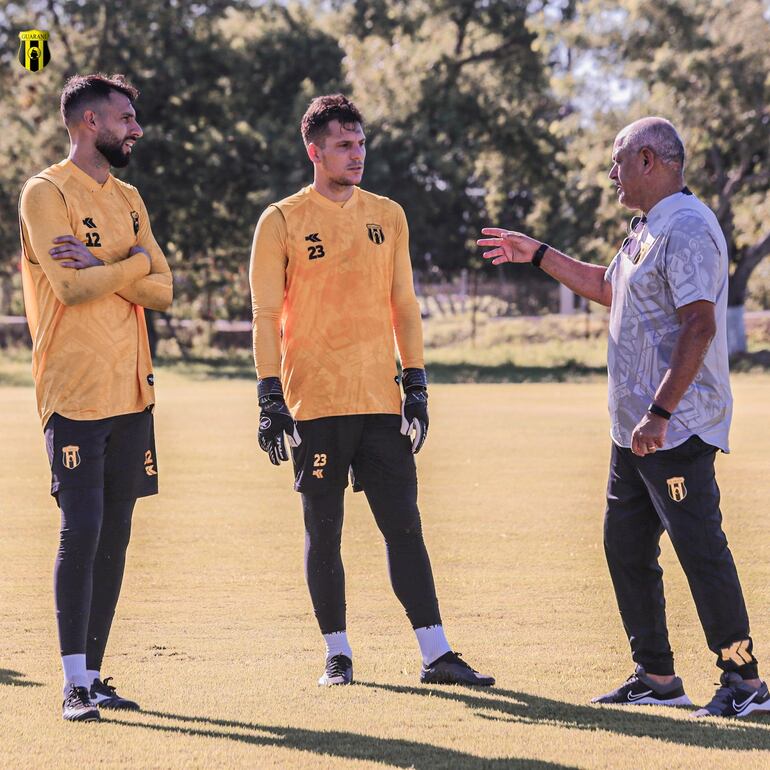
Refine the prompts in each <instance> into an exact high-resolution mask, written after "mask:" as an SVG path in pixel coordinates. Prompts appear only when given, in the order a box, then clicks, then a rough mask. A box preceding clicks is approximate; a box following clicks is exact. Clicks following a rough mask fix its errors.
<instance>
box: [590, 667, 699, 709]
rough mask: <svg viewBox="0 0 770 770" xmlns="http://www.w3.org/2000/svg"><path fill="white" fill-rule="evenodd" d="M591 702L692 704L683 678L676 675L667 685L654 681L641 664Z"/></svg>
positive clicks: (644, 704)
mask: <svg viewBox="0 0 770 770" xmlns="http://www.w3.org/2000/svg"><path fill="white" fill-rule="evenodd" d="M591 703H613V704H615V705H619V706H692V701H691V700H690V699H689V698H688V697H687V695H685V692H684V687H683V686H682V680H681V679H680V678H679V677H678V676H675V677H674V679H673V681H671V682H670V683H669V684H667V685H660V684H658V683H656V682H653V681H652V679H650V678H649V677H647V676H646V675H645V671H644V669H643V668H642V667H641V666H637V667H636V671H635V672H634V673H633V674H631V676H629V677H628V679H626V681H625V682H624V683H623V684H622V685H620V687H618V689H617V690H613V691H612V692H608V693H606V694H605V695H597V696H596V697H595V698H591Z"/></svg>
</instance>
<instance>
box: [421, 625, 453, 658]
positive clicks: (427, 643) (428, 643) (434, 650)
mask: <svg viewBox="0 0 770 770" xmlns="http://www.w3.org/2000/svg"><path fill="white" fill-rule="evenodd" d="M414 633H415V634H416V635H417V643H418V644H419V645H420V654H421V655H422V662H423V663H424V664H425V665H426V666H427V665H428V664H429V663H433V661H434V660H438V659H439V658H440V657H441V656H442V655H445V654H446V653H447V652H450V651H451V650H452V648H451V647H450V646H449V642H448V641H447V640H446V636H444V626H423V627H422V628H415V629H414Z"/></svg>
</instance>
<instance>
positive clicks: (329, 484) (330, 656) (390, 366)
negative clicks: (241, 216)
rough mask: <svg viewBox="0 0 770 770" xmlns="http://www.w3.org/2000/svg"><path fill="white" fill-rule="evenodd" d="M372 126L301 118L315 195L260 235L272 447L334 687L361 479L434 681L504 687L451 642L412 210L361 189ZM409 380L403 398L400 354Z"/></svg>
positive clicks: (263, 372)
mask: <svg viewBox="0 0 770 770" xmlns="http://www.w3.org/2000/svg"><path fill="white" fill-rule="evenodd" d="M363 123H364V121H363V118H362V116H361V114H360V112H359V111H358V109H357V108H356V106H355V105H354V104H353V103H352V102H350V101H349V100H348V99H346V98H345V97H344V96H342V95H341V94H337V95H333V96H320V97H318V98H316V99H314V100H313V101H312V102H311V104H310V106H309V107H308V109H307V111H306V113H305V115H304V117H303V118H302V124H301V131H302V138H303V140H304V142H305V146H306V148H307V155H308V158H309V159H310V161H311V162H312V164H313V169H314V180H313V184H312V185H310V186H308V187H305V188H303V189H302V190H300V191H299V192H298V193H296V194H295V195H292V196H290V197H288V198H285V199H284V200H282V201H279V202H278V203H274V204H271V205H270V206H268V207H267V208H266V209H265V211H264V212H263V214H262V216H261V217H260V219H259V222H258V224H257V228H256V232H255V234H254V243H253V247H252V254H251V267H250V281H251V294H252V305H253V312H254V356H255V362H256V368H257V377H258V380H259V384H258V391H259V405H260V407H261V411H260V419H259V434H258V438H259V445H260V447H261V448H262V449H263V450H265V451H266V452H267V453H268V455H269V457H270V460H271V461H272V462H273V463H274V464H275V465H278V464H279V463H280V462H281V461H282V460H288V451H287V442H288V445H289V446H290V447H291V450H292V459H293V462H294V471H295V484H294V488H295V489H296V490H297V491H298V492H299V493H300V494H301V496H302V508H303V512H304V520H305V571H306V576H307V583H308V588H309V589H310V597H311V600H312V602H313V608H314V611H315V615H316V618H317V620H318V624H319V626H320V628H321V633H322V634H323V637H324V640H325V642H326V666H325V671H324V673H323V675H322V676H321V678H320V679H319V684H321V685H335V684H350V682H352V680H353V663H352V652H351V648H350V644H349V641H348V636H347V630H346V629H347V627H346V619H345V574H344V570H343V566H342V560H341V557H340V542H341V535H342V520H343V498H344V491H345V488H346V487H347V484H348V472H350V476H351V479H352V482H353V489H354V490H355V491H360V490H363V491H364V493H365V494H366V497H367V500H368V502H369V505H370V507H371V509H372V513H373V514H374V518H375V520H376V522H377V526H378V527H379V529H380V531H381V532H382V534H383V536H384V538H385V543H386V546H387V555H388V566H389V570H390V578H391V582H392V585H393V590H394V592H395V594H396V596H397V597H398V599H399V601H400V602H401V604H402V605H403V606H404V609H405V610H406V614H407V616H408V617H409V620H410V621H411V624H412V627H413V628H414V631H415V635H416V636H417V642H418V644H419V646H420V652H421V655H422V663H423V665H422V671H421V674H420V680H421V681H422V682H427V683H439V684H468V685H491V684H494V679H493V678H492V677H490V676H484V675H481V674H479V673H477V672H476V671H475V670H474V669H472V668H471V667H470V666H469V665H468V664H467V663H466V662H465V661H463V660H462V658H461V657H460V656H459V654H457V653H455V652H453V651H452V648H451V647H450V645H449V643H448V642H447V639H446V636H445V634H444V629H443V626H442V622H441V615H440V613H439V607H438V600H437V599H436V591H435V587H434V583H433V573H432V570H431V565H430V560H429V558H428V553H427V551H426V548H425V543H424V541H423V536H422V527H421V523H420V512H419V510H418V507H417V473H416V468H415V463H414V457H413V454H415V453H417V452H418V451H419V450H420V448H421V447H422V445H423V442H424V441H425V438H426V436H427V432H428V409H427V402H428V395H427V378H426V375H425V368H424V361H423V343H422V322H421V318H420V310H419V305H418V303H417V298H416V296H415V293H414V286H413V283H412V267H411V261H410V257H409V231H408V226H407V222H406V217H405V215H404V211H403V209H402V208H401V207H400V206H399V205H398V204H397V203H395V202H394V201H392V200H389V199H388V198H384V197H381V196H379V195H374V194H372V193H369V192H366V191H364V190H362V189H360V188H359V187H358V186H357V185H358V183H359V182H360V181H361V178H362V176H363V171H364V159H365V157H366V145H365V135H364V127H363ZM394 332H395V341H396V343H397V345H398V353H399V354H400V357H401V362H402V365H403V376H402V377H401V382H402V385H403V388H404V395H403V398H402V396H401V395H400V391H399V387H398V377H397V376H396V375H397V368H396V345H395V344H394Z"/></svg>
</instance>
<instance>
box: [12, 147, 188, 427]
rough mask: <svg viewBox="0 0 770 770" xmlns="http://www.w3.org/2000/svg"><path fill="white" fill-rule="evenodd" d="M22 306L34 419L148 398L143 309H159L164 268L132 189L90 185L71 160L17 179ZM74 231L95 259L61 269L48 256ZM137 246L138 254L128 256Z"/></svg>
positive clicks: (125, 409)
mask: <svg viewBox="0 0 770 770" xmlns="http://www.w3.org/2000/svg"><path fill="white" fill-rule="evenodd" d="M19 223H20V227H21V248H22V257H21V270H22V281H23V289H24V305H25V310H26V314H27V321H28V323H29V330H30V333H31V335H32V343H33V348H32V372H33V375H34V378H35V390H36V395H37V405H38V412H39V414H40V418H41V420H42V422H43V425H45V424H46V423H47V422H48V419H49V418H50V416H51V415H52V414H53V413H54V412H57V413H58V414H61V415H62V416H64V417H68V418H70V419H73V420H97V419H101V418H103V417H111V416H114V415H118V414H127V413H129V412H139V411H142V409H144V408H145V407H147V406H148V405H150V404H152V403H154V395H153V376H152V361H151V357H150V347H149V343H148V339H147V328H146V326H145V321H144V311H143V307H148V308H152V309H155V310H165V309H166V308H167V307H168V306H169V305H170V304H171V300H172V295H173V287H172V278H171V271H170V269H169V267H168V264H167V262H166V259H165V257H164V256H163V252H162V250H161V248H160V246H158V244H157V242H156V241H155V238H154V237H153V234H152V230H151V228H150V221H149V217H148V215H147V209H146V208H145V205H144V202H143V201H142V199H141V196H140V195H139V193H138V191H137V190H136V188H134V187H132V186H131V185H128V184H125V183H124V182H121V181H119V180H118V179H115V177H113V176H112V175H110V176H109V177H108V178H107V181H106V182H105V183H104V184H103V185H100V184H99V183H98V182H97V181H96V180H95V179H93V178H92V177H91V176H89V175H88V174H86V173H85V172H84V171H83V170H82V169H80V168H78V167H77V166H76V165H75V164H74V163H73V162H72V161H71V160H64V161H62V162H61V163H58V164H56V165H53V166H50V167H49V168H47V169H45V170H44V171H42V172H40V173H39V174H36V175H35V176H34V177H32V178H31V179H30V180H28V181H27V183H26V184H25V185H24V188H23V190H22V193H21V198H20V200H19ZM59 235H75V236H76V237H77V238H78V239H79V240H80V241H82V242H83V243H84V244H85V245H86V246H87V248H88V249H89V250H90V251H91V253H92V254H93V255H94V256H96V257H97V258H99V259H100V260H102V262H103V263H104V264H103V265H101V266H96V267H87V268H83V269H80V270H78V269H75V268H69V267H63V266H62V265H61V264H60V263H59V262H58V261H57V260H55V259H53V258H52V257H51V255H50V254H49V249H51V248H52V247H53V246H55V245H56V244H54V243H53V239H54V238H55V237H57V236H59ZM133 246H141V247H142V248H144V249H145V250H146V251H147V253H148V254H149V255H150V257H151V258H152V267H150V265H149V263H148V261H147V257H146V256H145V255H144V254H141V253H139V254H135V255H133V256H128V254H129V251H130V250H131V248H132V247H133Z"/></svg>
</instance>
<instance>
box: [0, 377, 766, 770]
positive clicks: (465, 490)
mask: <svg viewBox="0 0 770 770" xmlns="http://www.w3.org/2000/svg"><path fill="white" fill-rule="evenodd" d="M769 387H770V376H768V375H742V376H737V377H735V378H734V390H735V396H736V415H735V422H734V428H733V433H732V443H733V454H732V455H730V456H729V457H725V456H722V457H720V458H719V459H718V474H719V477H720V480H721V486H722V491H723V511H724V513H725V518H726V529H727V533H728V536H729V538H730V540H731V543H732V547H733V551H734V553H735V555H736V558H737V561H738V566H739V570H740V573H741V577H742V580H743V582H744V588H745V593H746V599H747V603H748V605H749V610H750V613H751V615H752V627H753V635H754V639H755V645H756V651H757V655H758V656H759V658H760V662H765V663H766V666H765V669H764V671H765V672H766V673H767V672H770V669H768V668H767V665H770V664H768V663H767V662H768V661H770V559H769V558H768V552H769V550H770V516H768V513H770V511H769V505H768V502H767V498H768V481H767V478H768V476H767V469H768V457H770V431H768V429H767V427H768V424H770V399H768V397H767V393H768V388H769ZM157 389H158V393H159V403H158V410H157V430H158V450H159V458H160V472H161V495H160V496H158V497H157V498H153V499H149V500H145V501H141V502H140V503H139V505H138V506H137V513H136V516H135V524H134V536H133V540H132V545H131V548H130V551H129V563H128V569H127V575H126V580H125V583H124V589H123V596H122V599H121V603H120V605H119V607H118V616H117V620H116V623H115V627H114V631H113V634H112V638H111V641H110V646H109V647H108V650H107V660H106V662H105V666H104V668H103V671H104V673H105V674H106V675H108V676H110V675H111V676H114V677H115V678H116V681H117V684H118V685H119V687H120V689H121V690H122V691H124V692H125V693H126V694H128V695H130V696H132V697H136V698H137V699H138V700H140V702H141V703H142V705H143V707H144V708H145V709H146V710H145V711H143V712H141V713H137V714H128V715H119V714H116V713H115V712H111V713H108V712H105V713H104V716H105V721H104V722H102V723H101V724H90V725H75V724H64V723H63V722H62V721H61V719H60V712H59V705H60V703H59V701H60V686H61V675H60V672H59V661H58V649H57V642H56V634H55V624H54V611H53V601H52V590H51V584H52V578H51V568H52V562H53V557H54V553H55V550H56V545H57V535H58V517H57V511H56V508H55V506H54V504H53V502H52V500H51V499H50V497H49V496H48V494H47V491H46V489H47V484H48V478H49V473H48V469H47V463H46V460H45V454H44V446H43V441H42V436H41V432H40V427H39V424H38V423H37V420H36V416H35V411H34V398H33V393H32V390H31V389H30V388H28V387H24V386H11V385H5V386H1V387H0V436H1V437H2V441H0V467H2V469H3V470H2V475H1V476H0V524H1V525H2V528H1V529H0V531H1V532H2V536H0V629H2V633H0V696H2V699H3V700H2V703H3V705H2V714H3V724H2V727H0V749H1V750H0V767H8V768H43V767H47V768H52V767H57V768H65V767H66V768H69V767H73V768H74V767H78V768H79V767H90V766H94V765H98V766H110V767H135V768H197V767H212V768H236V767H248V768H269V767H281V768H284V767H286V768H296V767H313V768H332V767H333V768H345V767H349V768H366V767H371V768H374V767H383V766H384V767H398V768H410V767H414V768H422V769H424V770H428V769H429V768H430V769H431V770H432V769H433V768H444V767H446V768H450V767H451V768H455V767H456V768H473V769H474V770H476V769H481V768H527V770H534V769H535V768H549V769H556V768H628V769H629V770H630V769H634V770H636V769H637V768H660V769H661V770H663V769H669V768H699V769H700V770H706V769H707V768H741V769H742V770H745V769H746V768H767V767H770V718H766V719H764V720H762V719H759V718H757V719H748V720H744V721H740V722H728V721H724V720H717V721H714V720H712V721H698V722H695V721H693V720H690V719H689V718H688V714H687V712H682V711H676V712H672V711H666V710H662V709H653V708H648V707H639V708H635V709H633V710H622V709H611V708H599V707H594V706H590V705H587V701H588V700H589V699H590V697H591V696H592V695H594V694H596V693H597V692H600V691H604V690H606V689H608V688H609V687H610V686H615V685H616V684H618V683H619V682H620V681H622V680H623V679H624V678H625V677H626V676H628V674H629V673H630V672H631V665H630V663H629V657H628V653H627V645H626V641H625V637H624V635H623V632H622V628H621V625H620V620H619V617H618V614H617V611H616V608H615V604H614V596H613V593H612V589H611V586H610V582H609V577H608V575H607V570H606V567H605V564H604V557H603V552H602V546H601V534H602V513H603V503H602V497H603V492H604V486H605V475H606V468H607V462H608V455H609V440H608V437H607V415H606V406H605V384H604V382H603V381H602V380H601V379H600V378H595V379H594V380H593V381H589V382H581V383H573V384H560V383H537V384H523V385H510V384H506V385H439V386H436V387H434V388H433V389H432V396H431V417H432V422H431V435H430V438H429V439H428V442H427V444H426V446H425V449H424V450H423V452H422V453H421V455H420V456H419V462H418V465H419V470H420V477H421V494H420V498H421V508H422V511H423V519H424V524H425V530H426V540H427V543H428V547H429V549H430V552H431V557H432V560H433V565H434V570H435V574H436V581H437V587H438V591H439V598H440V601H441V606H442V611H443V615H444V622H445V626H446V628H447V632H448V635H449V637H450V641H451V642H452V643H453V645H454V646H455V647H456V649H459V650H461V651H462V652H463V653H464V654H465V657H466V658H467V659H468V660H469V661H470V662H471V663H472V664H473V665H474V666H476V667H478V668H481V669H483V670H484V671H485V672H486V671H488V672H490V673H494V674H495V675H496V676H497V678H498V684H497V687H495V688H493V689H491V690H488V691H484V692H477V691H471V690H460V689H452V688H447V687H430V688H426V687H421V686H420V685H419V684H418V683H417V675H418V671H419V655H418V652H417V648H416V644H415V642H414V639H413V635H412V633H411V630H410V628H409V626H408V623H407V621H406V619H405V617H404V615H403V611H402V610H401V608H400V606H399V605H398V603H397V602H396V600H395V598H394V597H393V595H392V593H391V591H390V587H389V583H388V578H387V571H386V567H385V558H384V549H383V545H382V542H381V540H380V537H379V535H378V533H377V531H376V529H375V526H374V524H373V521H372V519H371V516H370V515H369V513H368V511H367V509H366V507H365V501H364V500H363V499H362V497H361V496H359V495H356V496H353V495H352V494H349V497H348V509H347V512H348V516H347V521H346V529H345V537H344V543H343V551H344V557H345V562H346V567H347V581H348V608H349V609H348V618H349V633H350V636H351V641H352V643H353V647H354V651H355V674H356V678H357V681H358V684H356V686H354V687H349V688H333V689H331V690H326V689H323V690H322V689H319V688H318V687H317V686H316V684H315V680H316V677H317V676H318V675H319V674H320V670H321V667H322V663H323V654H322V648H321V644H320V637H319V635H318V632H317V629H316V626H315V622H314V620H313V618H312V613H311V611H310V603H309V599H308V597H307V593H306V589H305V585H304V578H303V570H302V549H303V534H302V525H301V518H300V511H299V501H298V499H297V495H296V493H294V492H292V491H291V477H290V472H289V468H288V467H287V466H283V467H281V468H279V469H276V468H273V467H272V466H271V465H270V464H269V462H268V461H267V458H266V456H265V455H263V454H262V453H260V452H258V450H257V449H256V446H255V439H254V425H255V413H256V410H255V406H254V400H255V399H254V391H255V388H254V384H253V383H252V382H249V381H245V380H239V379H234V380H220V381H214V380H196V379H192V378H189V377H182V376H180V375H179V374H178V373H174V372H169V371H167V370H166V371H164V370H160V371H159V372H158V376H157ZM663 564H664V568H665V569H666V581H667V599H668V607H669V620H670V629H671V637H672V643H673V645H674V648H675V653H676V655H677V667H678V671H679V673H680V674H681V675H682V676H683V677H684V679H685V684H686V686H687V689H688V693H689V694H690V696H691V697H692V698H693V700H694V701H696V702H698V703H702V702H703V701H705V700H706V699H708V697H709V696H710V695H711V693H712V692H713V689H714V685H713V683H714V682H715V681H716V669H715V667H714V665H713V656H712V655H711V653H710V652H709V651H708V650H707V649H706V647H705V643H704V640H703V635H702V632H701V630H700V627H699V624H698V621H697V617H696V614H695V610H694V607H693V603H692V600H691V598H690V596H689V592H688V590H687V586H686V582H685V580H684V578H683V575H682V573H681V570H680V569H679V567H678V565H677V564H676V561H675V559H674V558H673V556H672V553H671V549H670V547H669V546H668V544H667V543H666V544H665V545H664V554H663Z"/></svg>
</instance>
